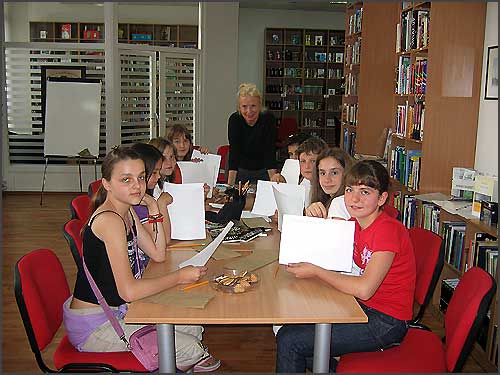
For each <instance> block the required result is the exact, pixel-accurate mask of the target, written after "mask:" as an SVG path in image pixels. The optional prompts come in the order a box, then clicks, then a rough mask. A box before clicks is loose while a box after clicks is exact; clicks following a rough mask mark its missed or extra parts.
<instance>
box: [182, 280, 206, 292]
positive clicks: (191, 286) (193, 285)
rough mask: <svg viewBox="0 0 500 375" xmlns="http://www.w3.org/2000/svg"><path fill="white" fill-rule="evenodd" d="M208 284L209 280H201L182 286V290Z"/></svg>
mask: <svg viewBox="0 0 500 375" xmlns="http://www.w3.org/2000/svg"><path fill="white" fill-rule="evenodd" d="M207 284H208V280H205V281H200V282H199V283H196V284H191V285H188V286H186V287H184V288H182V290H184V291H186V290H189V289H193V288H196V287H198V286H202V285H207Z"/></svg>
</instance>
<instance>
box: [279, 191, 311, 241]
mask: <svg viewBox="0 0 500 375" xmlns="http://www.w3.org/2000/svg"><path fill="white" fill-rule="evenodd" d="M285 185H288V186H287V187H285V188H283V186H285ZM292 187H293V189H291V188H292ZM305 191H306V189H305V187H304V186H300V185H290V184H278V185H276V186H273V193H274V199H275V200H276V206H277V207H278V230H279V231H280V232H281V225H282V223H283V215H284V214H289V215H298V216H302V215H303V210H304V203H305Z"/></svg>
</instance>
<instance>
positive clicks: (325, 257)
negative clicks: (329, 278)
mask: <svg viewBox="0 0 500 375" xmlns="http://www.w3.org/2000/svg"><path fill="white" fill-rule="evenodd" d="M353 247H354V222H353V221H343V220H332V219H321V218H317V217H308V216H294V215H284V216H283V226H282V228H281V241H280V255H279V263H280V264H288V263H298V262H309V263H312V264H315V265H317V266H320V267H322V268H325V269H327V270H332V271H344V272H351V268H352V256H353Z"/></svg>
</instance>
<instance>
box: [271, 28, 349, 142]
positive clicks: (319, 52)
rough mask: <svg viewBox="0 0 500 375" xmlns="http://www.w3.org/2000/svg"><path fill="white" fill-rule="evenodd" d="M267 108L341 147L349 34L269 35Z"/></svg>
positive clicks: (286, 31)
mask: <svg viewBox="0 0 500 375" xmlns="http://www.w3.org/2000/svg"><path fill="white" fill-rule="evenodd" d="M264 48H265V51H264V52H265V61H264V65H265V72H264V105H265V106H266V108H267V109H268V110H269V111H270V112H271V113H273V115H274V116H275V117H276V119H277V122H278V126H279V124H280V122H281V120H283V119H285V118H293V119H295V121H296V122H297V125H298V131H300V132H305V133H309V134H312V135H317V136H320V137H322V138H323V139H324V140H325V141H326V142H327V143H328V144H329V145H331V146H334V145H338V144H339V136H338V133H339V130H340V129H338V127H339V126H340V116H341V111H342V105H341V101H342V94H343V80H342V77H343V62H344V31H343V30H323V29H283V28H270V29H266V31H265V42H264Z"/></svg>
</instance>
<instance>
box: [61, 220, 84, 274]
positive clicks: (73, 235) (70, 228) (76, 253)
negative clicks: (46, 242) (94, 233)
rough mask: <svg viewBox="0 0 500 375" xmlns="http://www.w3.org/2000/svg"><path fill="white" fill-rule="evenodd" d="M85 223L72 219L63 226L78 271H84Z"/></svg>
mask: <svg viewBox="0 0 500 375" xmlns="http://www.w3.org/2000/svg"><path fill="white" fill-rule="evenodd" d="M83 226H84V222H83V221H81V220H78V219H71V220H70V221H68V222H67V223H66V224H64V226H63V236H64V238H65V239H66V241H67V242H68V245H69V249H70V250H71V255H73V259H74V261H75V263H76V266H77V267H78V269H82V271H83V264H82V254H83V242H82V228H83Z"/></svg>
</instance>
